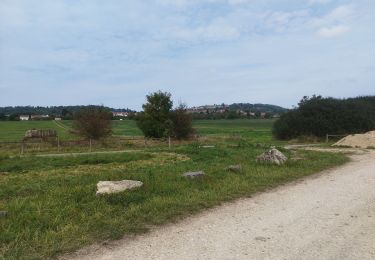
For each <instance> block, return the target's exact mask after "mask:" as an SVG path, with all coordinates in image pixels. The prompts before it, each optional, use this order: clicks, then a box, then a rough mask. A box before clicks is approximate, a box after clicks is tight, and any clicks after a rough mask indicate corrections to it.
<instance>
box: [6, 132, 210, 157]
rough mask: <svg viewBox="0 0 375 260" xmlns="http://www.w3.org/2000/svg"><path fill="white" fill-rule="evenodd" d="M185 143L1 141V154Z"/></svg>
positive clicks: (121, 139)
mask: <svg viewBox="0 0 375 260" xmlns="http://www.w3.org/2000/svg"><path fill="white" fill-rule="evenodd" d="M199 140H201V141H204V140H205V139H204V137H198V136H197V137H194V139H193V140H190V142H191V141H199ZM184 142H185V141H179V140H176V139H173V138H144V137H140V136H126V137H124V136H122V137H118V136H116V137H111V138H107V139H103V140H99V141H98V140H92V139H88V140H87V139H82V140H60V139H59V137H56V138H50V139H42V138H31V139H27V140H22V141H0V152H5V153H11V154H20V155H25V154H38V153H66V152H93V151H104V150H109V149H111V150H124V149H132V148H134V149H137V148H147V147H168V148H172V146H174V145H179V144H182V143H184Z"/></svg>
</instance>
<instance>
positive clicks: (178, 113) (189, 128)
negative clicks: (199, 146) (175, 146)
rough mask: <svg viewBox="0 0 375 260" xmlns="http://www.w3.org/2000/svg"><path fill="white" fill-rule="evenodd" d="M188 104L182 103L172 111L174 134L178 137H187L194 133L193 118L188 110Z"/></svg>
mask: <svg viewBox="0 0 375 260" xmlns="http://www.w3.org/2000/svg"><path fill="white" fill-rule="evenodd" d="M186 108H187V107H186V105H185V104H182V103H181V104H180V105H179V106H178V107H177V108H176V109H175V110H173V112H172V113H171V119H172V122H173V135H174V137H176V138H177V139H187V138H189V137H190V136H191V135H192V134H193V133H194V128H193V118H192V115H191V114H188V113H187V112H186Z"/></svg>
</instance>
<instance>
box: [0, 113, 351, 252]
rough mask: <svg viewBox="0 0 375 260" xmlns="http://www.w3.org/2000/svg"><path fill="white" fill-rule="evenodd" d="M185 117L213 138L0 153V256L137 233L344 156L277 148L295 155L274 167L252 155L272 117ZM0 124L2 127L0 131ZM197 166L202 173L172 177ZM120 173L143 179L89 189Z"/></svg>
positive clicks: (126, 127)
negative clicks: (124, 148)
mask: <svg viewBox="0 0 375 260" xmlns="http://www.w3.org/2000/svg"><path fill="white" fill-rule="evenodd" d="M17 123H23V122H17ZM31 123H33V122H31ZM38 123H45V122H38ZM47 123H51V122H47ZM64 123H65V122H64ZM67 123H68V124H69V122H67ZM68 124H67V125H68ZM116 124H118V125H116V126H115V129H116V131H118V133H123V131H129V133H132V134H136V133H137V132H136V131H137V129H136V128H135V125H134V122H132V121H122V122H116ZM194 125H195V127H196V128H197V129H198V131H199V134H202V135H208V136H212V138H213V140H216V141H217V142H216V143H215V147H213V148H204V147H202V146H201V145H200V144H199V143H196V142H195V141H193V142H191V143H182V144H180V145H176V146H173V147H172V149H168V148H167V147H165V146H164V147H158V146H156V147H150V148H146V149H138V150H134V151H130V152H126V153H124V152H120V153H112V154H111V153H109V154H83V155H74V156H72V155H65V156H45V157H40V156H23V157H8V156H0V210H5V211H7V212H8V215H7V216H6V217H0V259H25V258H27V259H46V258H51V257H56V256H59V255H61V254H64V253H69V252H72V251H74V250H77V249H79V248H81V247H83V246H85V245H89V244H92V243H96V242H99V243H100V242H103V241H106V240H108V239H109V240H111V239H119V238H121V237H123V236H124V235H130V234H137V233H141V232H146V231H147V230H148V229H149V228H150V227H152V226H155V225H161V224H164V223H168V222H171V221H176V220H178V219H181V218H183V217H186V216H189V215H191V214H194V213H196V212H199V211H201V210H203V209H205V208H209V207H213V206H215V205H219V204H220V203H222V202H223V201H229V200H233V199H236V198H239V197H246V196H250V195H252V194H254V193H256V192H259V191H264V190H265V189H268V188H271V187H275V186H277V185H280V184H283V183H286V182H288V181H291V180H295V179H297V178H301V177H303V176H306V175H309V174H313V173H315V172H318V171H321V170H323V169H327V168H329V167H333V166H336V165H340V164H342V163H344V162H346V161H347V158H346V157H345V156H344V155H342V154H332V153H319V152H308V151H297V152H294V153H292V152H290V151H287V150H283V149H282V148H280V149H281V150H283V152H284V153H285V154H286V155H288V156H289V157H293V156H296V157H300V158H304V159H303V160H296V161H294V160H289V161H288V162H287V163H286V164H285V165H282V166H272V165H264V164H257V163H256V162H255V158H256V156H257V155H259V154H261V153H262V152H264V151H265V150H266V149H267V148H268V147H269V145H271V144H273V143H274V141H273V140H272V136H271V125H272V121H266V120H265V121H263V120H262V121H255V120H254V121H253V120H234V121H197V122H194ZM29 126H30V125H29ZM39 126H40V125H39ZM46 126H47V127H49V126H48V125H46ZM13 127H15V126H14V125H13ZM62 129H63V128H62ZM131 129H132V130H131ZM5 132H6V131H4V130H3V129H2V131H1V135H3V136H4V133H5ZM238 136H241V138H239V137H238ZM257 142H263V143H264V144H265V145H263V146H262V145H261V146H259V145H256V143H257ZM233 164H241V166H242V171H241V172H238V173H233V172H228V171H226V170H225V168H226V167H227V166H229V165H233ZM196 170H203V171H204V172H205V173H206V176H205V177H203V178H200V179H186V178H184V177H182V176H181V174H182V173H184V172H187V171H196ZM123 179H130V180H139V181H142V182H143V183H144V186H143V187H142V188H140V189H138V190H134V191H128V192H122V193H118V194H113V195H108V196H96V195H95V192H96V184H97V182H98V181H100V180H123Z"/></svg>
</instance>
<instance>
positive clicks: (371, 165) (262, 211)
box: [75, 151, 375, 259]
mask: <svg viewBox="0 0 375 260" xmlns="http://www.w3.org/2000/svg"><path fill="white" fill-rule="evenodd" d="M75 257H76V258H77V259H375V152H374V151H370V152H368V153H365V154H361V155H354V156H353V161H352V162H350V163H348V164H346V165H345V166H343V167H340V168H337V169H334V170H330V171H328V172H324V173H323V174H318V175H315V176H312V177H309V178H306V179H304V180H301V181H298V182H295V183H291V184H288V185H285V186H282V187H279V188H277V189H274V190H272V191H270V192H267V193H262V194H258V195H256V196H254V197H253V198H247V199H241V200H238V201H236V202H234V203H228V204H225V205H223V206H220V207H217V208H214V209H212V210H208V211H205V212H204V213H202V214H199V215H197V216H195V217H191V218H188V219H186V220H183V221H181V222H179V223H178V224H171V225H167V226H164V227H160V228H157V229H155V230H154V231H152V232H151V233H148V234H145V235H142V236H138V237H135V238H128V239H123V240H120V241H116V242H113V243H110V244H109V245H106V246H91V247H88V248H86V249H85V250H81V251H80V252H79V253H78V254H77V255H76V256H75Z"/></svg>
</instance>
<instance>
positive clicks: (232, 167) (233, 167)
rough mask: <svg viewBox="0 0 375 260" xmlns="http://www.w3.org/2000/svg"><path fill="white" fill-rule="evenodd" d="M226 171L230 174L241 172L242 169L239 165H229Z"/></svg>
mask: <svg viewBox="0 0 375 260" xmlns="http://www.w3.org/2000/svg"><path fill="white" fill-rule="evenodd" d="M226 170H227V171H231V172H240V171H241V170H242V167H241V165H240V164H237V165H229V166H228V167H227V168H226Z"/></svg>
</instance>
